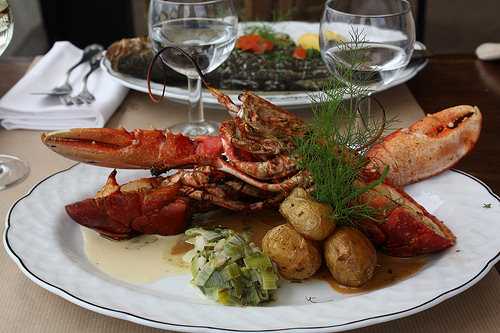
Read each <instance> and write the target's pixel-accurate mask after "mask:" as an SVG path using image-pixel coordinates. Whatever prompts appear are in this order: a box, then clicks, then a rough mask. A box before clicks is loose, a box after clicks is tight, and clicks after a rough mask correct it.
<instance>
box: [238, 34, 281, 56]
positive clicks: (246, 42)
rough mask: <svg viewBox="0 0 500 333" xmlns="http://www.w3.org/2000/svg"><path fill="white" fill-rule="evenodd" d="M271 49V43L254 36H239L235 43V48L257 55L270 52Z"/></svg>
mask: <svg viewBox="0 0 500 333" xmlns="http://www.w3.org/2000/svg"><path fill="white" fill-rule="evenodd" d="M273 47H274V45H273V42H271V41H270V40H267V39H264V38H262V37H261V36H259V35H256V34H252V35H244V36H241V37H240V38H238V40H237V41H236V48H238V49H240V50H242V51H250V52H254V53H257V54H261V53H264V52H268V51H272V49H273Z"/></svg>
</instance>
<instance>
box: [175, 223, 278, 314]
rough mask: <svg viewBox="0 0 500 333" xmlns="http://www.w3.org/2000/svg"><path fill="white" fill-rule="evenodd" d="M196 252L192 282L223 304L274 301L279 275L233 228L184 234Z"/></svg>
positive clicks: (191, 254)
mask: <svg viewBox="0 0 500 333" xmlns="http://www.w3.org/2000/svg"><path fill="white" fill-rule="evenodd" d="M185 234H186V237H187V240H186V242H188V243H190V244H193V245H194V249H193V250H191V251H189V252H188V253H186V254H185V256H184V260H185V261H188V262H190V263H191V274H192V276H193V279H192V280H191V282H192V283H193V284H194V285H195V286H197V287H198V288H199V289H200V290H201V291H202V292H203V293H204V294H205V295H207V296H208V297H210V298H212V299H214V300H215V301H217V302H219V303H222V304H224V305H259V304H261V303H265V302H269V301H271V300H272V299H273V295H274V291H275V290H276V289H277V288H278V279H279V277H278V273H277V271H276V269H275V267H274V265H273V263H272V262H271V259H270V258H269V257H268V256H267V255H265V254H263V253H262V252H261V251H260V249H259V248H258V247H257V246H255V245H254V244H253V243H250V242H249V241H248V239H247V238H246V237H245V236H244V235H243V236H242V235H239V234H237V233H236V232H234V231H232V230H230V229H222V228H216V229H212V230H205V229H203V228H192V229H189V230H187V231H186V232H185Z"/></svg>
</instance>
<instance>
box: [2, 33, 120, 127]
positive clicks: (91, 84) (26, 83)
mask: <svg viewBox="0 0 500 333" xmlns="http://www.w3.org/2000/svg"><path fill="white" fill-rule="evenodd" d="M82 52H83V51H82V50H80V49H79V48H77V47H75V46H74V45H73V44H71V43H69V42H57V43H55V44H54V46H53V47H52V49H50V51H49V52H48V53H47V54H46V55H45V56H44V57H43V58H42V59H40V61H39V62H38V63H37V64H35V66H33V68H32V69H31V70H29V71H28V73H27V74H26V75H25V76H24V77H23V78H22V79H21V80H19V82H17V83H16V85H15V86H14V87H12V89H11V90H10V91H9V92H7V94H5V95H4V96H3V97H2V99H0V119H2V121H1V125H2V126H3V127H5V128H6V129H32V130H59V129H67V128H72V127H103V126H104V125H105V124H106V122H107V121H108V119H109V118H110V117H111V115H112V114H113V112H114V111H115V110H116V109H117V108H118V107H119V106H120V104H121V103H122V101H123V99H124V98H125V96H126V95H127V91H128V89H127V88H125V87H123V86H122V85H120V84H119V83H117V82H115V81H113V79H112V78H111V77H109V76H108V75H107V74H106V73H104V71H103V70H102V69H100V68H99V69H97V70H96V71H95V72H94V73H92V75H91V76H90V78H89V81H88V89H89V91H90V92H91V93H92V94H94V96H95V98H96V100H95V102H94V103H92V104H90V105H87V104H82V105H70V106H67V105H63V104H61V102H60V101H59V98H58V97H52V96H37V95H31V94H30V93H33V92H45V91H50V90H51V89H52V88H53V87H56V86H58V85H61V84H62V83H63V82H64V79H65V73H66V71H67V70H68V68H70V67H71V66H72V65H74V64H75V63H77V62H78V61H79V60H80V58H81V56H82ZM89 69H90V66H89V64H88V63H86V64H83V65H80V66H79V67H77V68H76V69H75V70H74V71H73V72H72V73H71V78H70V83H71V85H72V86H73V94H78V93H79V92H80V89H81V82H82V78H83V76H84V75H85V73H87V72H88V70H89Z"/></svg>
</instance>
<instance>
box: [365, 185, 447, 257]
mask: <svg viewBox="0 0 500 333" xmlns="http://www.w3.org/2000/svg"><path fill="white" fill-rule="evenodd" d="M359 200H360V201H361V202H362V203H364V204H367V205H369V206H371V207H372V208H375V209H376V210H377V211H378V212H379V216H378V217H379V221H377V222H376V221H372V220H367V221H361V222H360V223H359V226H360V229H361V230H362V231H363V232H364V233H365V234H366V235H367V236H368V237H369V238H370V239H371V240H372V241H373V242H374V243H375V244H377V245H379V246H380V247H382V248H383V250H384V251H385V252H387V253H388V254H389V255H392V256H397V257H411V256H415V255H419V254H427V253H433V252H437V251H441V250H444V249H446V248H448V247H451V246H453V245H454V244H455V240H456V239H455V236H454V235H453V233H452V232H451V231H450V230H449V229H448V228H447V227H446V226H445V225H444V223H443V222H441V221H440V220H439V219H438V218H437V217H435V216H434V215H432V214H430V213H429V212H427V211H426V210H425V208H424V207H422V206H421V205H419V204H418V203H417V202H416V201H415V200H413V199H412V198H411V197H410V196H409V195H408V194H406V193H405V192H404V191H403V190H402V189H400V188H396V187H393V186H391V185H390V184H386V183H383V184H380V185H378V186H376V187H374V188H373V189H371V190H370V191H368V192H366V193H364V194H362V195H361V196H360V199H359Z"/></svg>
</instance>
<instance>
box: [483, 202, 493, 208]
mask: <svg viewBox="0 0 500 333" xmlns="http://www.w3.org/2000/svg"><path fill="white" fill-rule="evenodd" d="M483 208H491V204H490V203H487V204H483Z"/></svg>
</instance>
